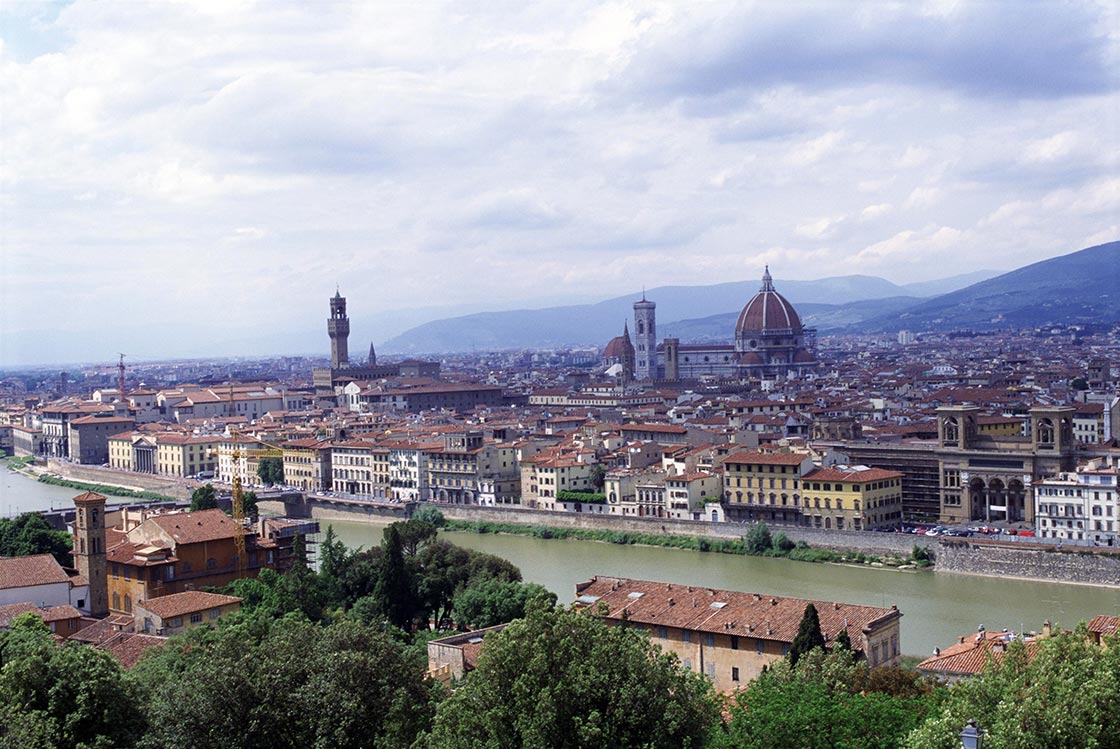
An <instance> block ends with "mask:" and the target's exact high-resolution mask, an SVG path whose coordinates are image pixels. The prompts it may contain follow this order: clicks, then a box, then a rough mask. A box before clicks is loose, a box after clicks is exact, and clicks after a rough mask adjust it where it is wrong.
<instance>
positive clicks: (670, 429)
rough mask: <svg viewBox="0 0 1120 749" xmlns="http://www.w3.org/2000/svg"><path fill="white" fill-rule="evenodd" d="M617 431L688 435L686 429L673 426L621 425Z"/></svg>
mask: <svg viewBox="0 0 1120 749" xmlns="http://www.w3.org/2000/svg"><path fill="white" fill-rule="evenodd" d="M619 429H620V430H621V431H623V432H655V433H656V432H660V433H662V434H688V429H687V427H682V426H676V425H674V424H623V425H622V426H621V427H619Z"/></svg>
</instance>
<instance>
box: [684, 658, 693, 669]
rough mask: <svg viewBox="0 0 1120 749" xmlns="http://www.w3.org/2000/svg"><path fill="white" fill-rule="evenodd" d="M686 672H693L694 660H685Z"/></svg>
mask: <svg viewBox="0 0 1120 749" xmlns="http://www.w3.org/2000/svg"><path fill="white" fill-rule="evenodd" d="M684 670H685V671H691V670H692V659H691V658H685V659H684Z"/></svg>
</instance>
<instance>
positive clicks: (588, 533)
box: [443, 520, 932, 567]
mask: <svg viewBox="0 0 1120 749" xmlns="http://www.w3.org/2000/svg"><path fill="white" fill-rule="evenodd" d="M443 528H444V529H445V530H449V531H466V532H472V533H507V534H510V535H517V536H532V537H533V538H542V539H568V538H570V539H576V540H579V541H601V542H603V543H612V544H622V545H640V546H661V547H665V548H671V549H689V550H692V551H704V552H712V553H716V554H739V555H749V556H760V557H780V558H784V559H793V560H796V561H799V562H839V563H845V564H868V565H883V566H889V567H928V566H930V565H931V564H932V557H931V555H930V553H929V552H928V551H926V550H925V549H923V548H921V547H919V546H915V547H914V550H913V551H912V552H911V553H910V555H908V556H890V555H882V556H880V555H875V554H865V553H863V552H861V551H834V550H832V549H818V548H813V547H811V546H809V545H808V544H807V543H805V542H803V541H802V542H799V543H794V542H793V541H791V540H790V539H789V538H788V537H787V536H786V534H785V533H782V532H781V531H778V532H777V533H772V532H771V531H770V529H769V528H768V527H767V525H766V523H757V524H756V525H754V526H752V527H751V529H750V530H749V531H747V533H746V534H745V535H744V536H742V537H741V538H738V539H723V538H706V537H704V536H683V535H668V534H661V533H635V532H633V531H613V530H597V529H591V528H559V527H556V526H547V525H519V524H516V523H496V522H492V521H487V520H446V521H444V525H443Z"/></svg>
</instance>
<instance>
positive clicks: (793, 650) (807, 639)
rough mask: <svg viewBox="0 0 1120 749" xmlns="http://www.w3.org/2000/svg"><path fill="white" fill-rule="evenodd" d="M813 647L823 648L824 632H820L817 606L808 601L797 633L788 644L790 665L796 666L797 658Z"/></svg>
mask: <svg viewBox="0 0 1120 749" xmlns="http://www.w3.org/2000/svg"><path fill="white" fill-rule="evenodd" d="M813 648H820V649H822V650H823V649H824V633H823V632H821V619H820V615H819V614H818V613H817V607H816V606H814V605H813V604H811V603H810V604H808V605H807V606H806V607H805V613H804V614H802V616H801V624H800V625H799V626H798V628H797V634H796V635H794V638H793V643H791V644H790V646H789V662H790V665H792V666H796V665H797V661H798V659H800V658H801V656H803V655H805V654H806V653H808V652H809V651H810V650H812V649H813Z"/></svg>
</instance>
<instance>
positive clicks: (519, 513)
mask: <svg viewBox="0 0 1120 749" xmlns="http://www.w3.org/2000/svg"><path fill="white" fill-rule="evenodd" d="M308 502H309V504H311V516H312V517H314V518H316V519H322V520H330V519H336V520H359V521H360V520H363V519H368V520H369V521H371V522H378V523H382V522H392V521H393V520H396V519H404V518H406V517H408V515H409V514H411V513H410V512H408V511H407V510H411V508H412V506H405V505H395V506H392V508H393V509H389V508H387V507H386V506H385V505H376V506H375V505H370V506H365V507H363V506H362V505H361V503H347V504H338V503H330V504H324V503H320V502H319V501H317V500H315V499H309V500H308ZM434 506H435V507H437V508H438V509H439V511H440V512H442V513H443V515H444V517H447V518H450V519H452V520H464V521H467V522H491V523H512V524H514V525H525V526H549V527H552V528H577V529H582V530H607V531H626V532H629V533H653V534H668V535H673V536H700V537H706V538H716V539H738V538H741V537H742V536H743V535H744V534H746V533H747V531H749V530H750V529H751V524H749V523H706V522H700V521H694V520H673V519H669V518H635V517H616V516H611V515H600V514H598V513H595V514H590V513H576V512H555V511H549V510H528V509H521V508H507V507H500V508H499V507H479V506H477V505H445V504H435V505H434ZM397 507H401V508H402V510H400V511H398V510H396V509H395V508H397ZM404 508H407V509H404ZM770 530H771V532H772V533H778V532H779V531H780V532H782V533H785V534H786V536H788V537H789V538H790V539H791V540H793V541H804V542H805V543H807V544H809V545H810V546H812V547H814V548H818V549H833V550H836V551H862V552H865V553H871V554H879V555H882V554H892V555H904V556H905V555H909V554H910V552H911V551H913V549H914V546H915V544H917V545H918V546H923V547H934V546H935V545H936V539H933V538H926V537H924V536H911V535H908V534H902V533H857V532H848V531H817V530H814V529H812V528H796V527H785V526H771V527H770Z"/></svg>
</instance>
